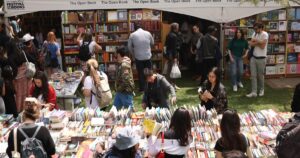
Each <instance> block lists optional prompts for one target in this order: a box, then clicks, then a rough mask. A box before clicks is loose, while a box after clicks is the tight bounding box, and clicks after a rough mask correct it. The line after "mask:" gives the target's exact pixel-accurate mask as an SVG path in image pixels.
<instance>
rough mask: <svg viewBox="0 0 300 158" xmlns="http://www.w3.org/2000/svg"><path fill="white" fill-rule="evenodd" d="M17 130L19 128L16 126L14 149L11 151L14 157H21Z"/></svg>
mask: <svg viewBox="0 0 300 158" xmlns="http://www.w3.org/2000/svg"><path fill="white" fill-rule="evenodd" d="M17 131H18V128H15V129H14V131H13V132H14V150H13V151H12V152H11V155H12V158H21V155H20V153H19V152H18V145H17Z"/></svg>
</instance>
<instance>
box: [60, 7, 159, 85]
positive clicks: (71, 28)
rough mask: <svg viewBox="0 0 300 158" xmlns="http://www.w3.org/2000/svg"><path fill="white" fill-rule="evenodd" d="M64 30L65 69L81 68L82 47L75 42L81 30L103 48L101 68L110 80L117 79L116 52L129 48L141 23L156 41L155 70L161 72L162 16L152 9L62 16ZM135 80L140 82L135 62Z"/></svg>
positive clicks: (133, 68) (154, 48)
mask: <svg viewBox="0 0 300 158" xmlns="http://www.w3.org/2000/svg"><path fill="white" fill-rule="evenodd" d="M61 16H62V30H63V41H64V58H65V63H64V66H65V68H66V69H68V70H69V69H72V70H76V69H78V68H79V65H80V64H79V59H77V54H78V53H79V47H78V46H77V45H76V42H75V41H76V38H77V36H78V32H79V30H81V31H89V32H92V34H93V35H94V38H95V39H94V40H95V41H96V42H97V43H98V44H99V45H101V47H102V51H101V52H99V53H98V55H97V57H96V58H97V60H98V62H99V68H100V69H101V70H102V71H104V72H106V74H107V75H108V77H109V79H110V80H111V81H113V80H114V79H115V71H116V64H117V62H116V50H117V48H118V47H119V46H127V40H128V38H129V35H130V34H131V33H132V32H134V30H135V28H134V23H135V22H138V23H141V24H142V26H143V28H144V29H145V30H147V31H149V32H150V33H151V34H152V35H153V37H154V40H155V44H154V46H153V48H152V62H153V69H154V70H156V71H157V72H160V71H161V69H162V66H163V65H162V60H163V55H162V49H163V46H162V40H161V36H162V31H161V30H162V29H161V25H162V12H161V11H157V10H151V9H135V10H129V9H121V10H94V11H80V12H67V11H65V12H63V13H62V15H61ZM132 63H133V65H132V70H133V75H134V79H137V70H136V66H135V62H134V59H132Z"/></svg>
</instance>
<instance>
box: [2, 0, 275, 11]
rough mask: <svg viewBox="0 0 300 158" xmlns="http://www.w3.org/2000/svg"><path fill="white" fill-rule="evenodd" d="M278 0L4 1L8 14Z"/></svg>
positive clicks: (271, 1) (240, 4)
mask: <svg viewBox="0 0 300 158" xmlns="http://www.w3.org/2000/svg"><path fill="white" fill-rule="evenodd" d="M274 1H276V0H268V2H267V3H266V4H264V3H263V2H261V3H260V4H259V5H258V6H254V5H253V4H251V3H249V2H247V0H242V1H241V0H4V2H5V10H6V13H8V14H10V13H13V12H34V11H53V10H91V9H134V8H151V9H161V8H203V7H212V8H213V7H278V6H279V4H278V3H276V2H274Z"/></svg>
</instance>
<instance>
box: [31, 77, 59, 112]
mask: <svg viewBox="0 0 300 158" xmlns="http://www.w3.org/2000/svg"><path fill="white" fill-rule="evenodd" d="M33 83H34V84H33V85H32V87H31V89H30V96H32V97H35V98H37V99H38V100H39V102H40V103H41V104H42V106H44V107H47V108H49V110H53V109H54V108H55V109H58V105H57V103H56V94H55V90H54V88H53V87H52V86H51V85H49V84H48V78H47V76H46V74H45V73H44V72H42V71H37V72H36V74H35V75H34V77H33Z"/></svg>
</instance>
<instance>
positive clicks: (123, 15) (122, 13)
mask: <svg viewBox="0 0 300 158" xmlns="http://www.w3.org/2000/svg"><path fill="white" fill-rule="evenodd" d="M117 12H118V20H120V21H123V20H124V21H125V20H127V17H128V14H127V10H117Z"/></svg>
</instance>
